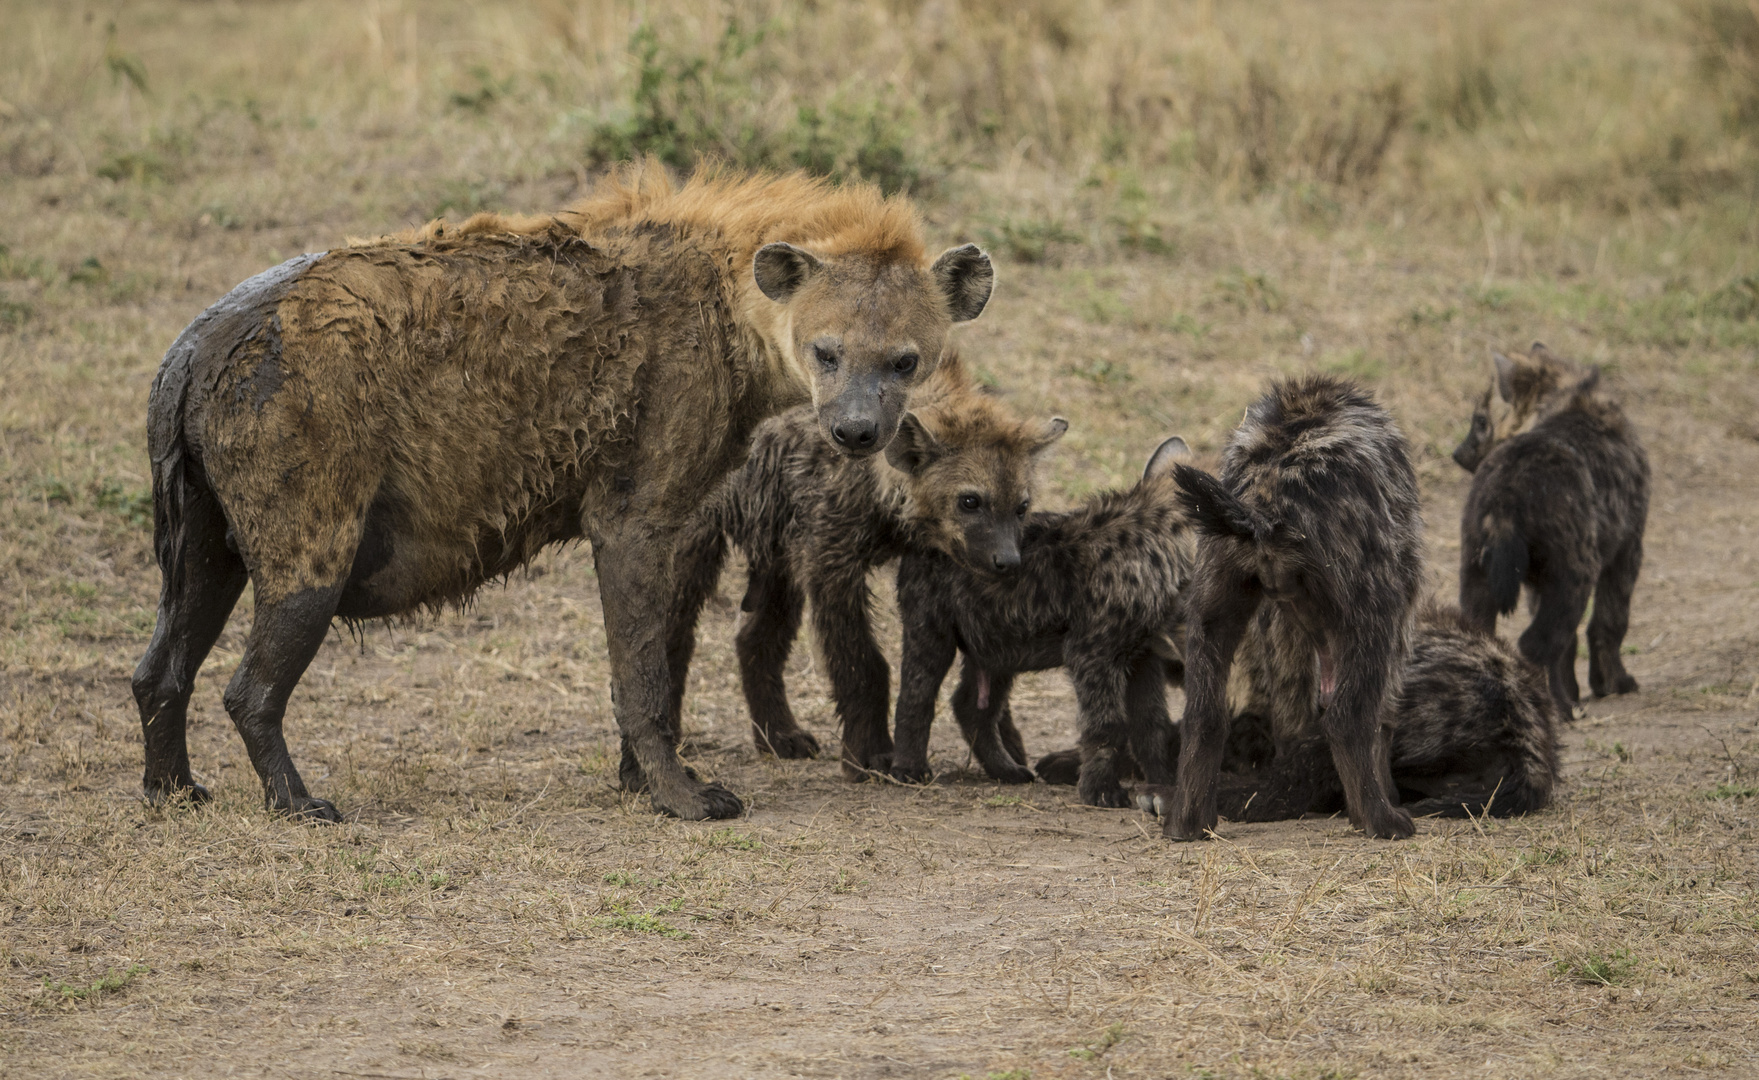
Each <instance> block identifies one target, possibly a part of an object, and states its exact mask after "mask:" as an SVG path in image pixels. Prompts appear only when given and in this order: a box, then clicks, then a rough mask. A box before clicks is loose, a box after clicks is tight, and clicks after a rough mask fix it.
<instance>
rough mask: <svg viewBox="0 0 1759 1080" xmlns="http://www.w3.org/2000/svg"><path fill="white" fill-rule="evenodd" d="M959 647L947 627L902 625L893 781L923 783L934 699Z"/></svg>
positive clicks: (917, 622)
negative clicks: (901, 654) (902, 646)
mask: <svg viewBox="0 0 1759 1080" xmlns="http://www.w3.org/2000/svg"><path fill="white" fill-rule="evenodd" d="M957 651H958V644H957V643H956V642H955V641H954V639H953V635H952V633H951V632H950V631H949V629H948V628H947V627H944V626H939V625H936V624H934V623H932V622H931V621H929V620H926V619H910V618H906V619H905V621H904V657H903V661H902V665H901V668H900V670H899V673H898V718H897V724H896V727H895V730H894V732H893V735H894V738H895V739H896V740H897V741H896V745H895V746H894V748H893V750H892V768H891V773H892V778H893V779H895V780H903V781H905V782H906V783H913V784H914V783H922V782H923V781H926V780H927V779H928V778H929V777H930V776H931V775H933V774H932V773H930V771H929V768H928V733H929V730H930V728H931V727H933V725H934V703H935V698H936V697H938V696H940V691H941V683H942V682H943V681H945V680H946V677H947V669H948V668H951V667H952V666H953V656H954V654H955V653H956V652H957Z"/></svg>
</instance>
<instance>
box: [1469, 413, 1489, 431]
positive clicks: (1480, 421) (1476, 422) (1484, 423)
mask: <svg viewBox="0 0 1759 1080" xmlns="http://www.w3.org/2000/svg"><path fill="white" fill-rule="evenodd" d="M1489 426H1490V421H1489V420H1486V419H1485V418H1484V417H1482V416H1474V417H1473V418H1472V430H1473V431H1483V430H1484V429H1485V428H1487V427H1489Z"/></svg>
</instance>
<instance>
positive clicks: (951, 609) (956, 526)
mask: <svg viewBox="0 0 1759 1080" xmlns="http://www.w3.org/2000/svg"><path fill="white" fill-rule="evenodd" d="M886 452H887V454H888V455H890V456H893V458H894V460H895V461H898V462H899V463H900V465H901V467H904V468H905V469H906V470H907V471H909V472H910V473H911V475H912V478H913V481H914V480H916V479H917V478H922V479H923V480H924V481H926V480H927V478H928V476H929V472H930V470H932V469H933V468H934V462H935V461H936V459H937V455H938V454H939V453H940V452H939V451H938V450H937V449H936V448H935V447H934V446H933V445H932V444H927V443H925V442H924V441H923V439H922V438H921V434H920V433H919V432H912V431H910V430H909V429H908V428H905V429H903V430H902V431H901V432H900V441H894V442H893V444H892V446H891V447H888V448H887V451H886ZM1187 453H1188V451H1187V449H1186V447H1185V443H1184V440H1182V439H1178V438H1172V439H1168V440H1167V441H1166V442H1164V443H1162V444H1161V445H1160V447H1159V448H1158V449H1157V450H1156V451H1155V452H1154V455H1153V456H1152V457H1151V458H1150V459H1149V462H1148V467H1147V469H1146V470H1145V471H1144V473H1143V477H1142V480H1141V482H1140V483H1138V484H1137V485H1136V486H1135V487H1133V488H1131V489H1130V490H1128V491H1119V492H1109V493H1106V494H1102V495H1099V496H1097V497H1095V498H1094V499H1092V500H1090V501H1089V502H1088V503H1087V505H1086V506H1084V507H1082V508H1081V509H1079V510H1075V511H1071V512H1069V513H1056V514H1052V513H1036V514H1031V515H1028V514H1027V513H1026V506H1025V504H1024V503H1019V504H1017V505H1014V507H1013V508H1014V509H1015V510H1016V511H1017V512H1018V514H1019V521H1020V522H1021V523H1022V524H1023V526H1024V528H1023V530H1022V534H1021V540H1020V547H1019V558H1018V565H1015V566H1011V567H1007V568H1001V567H998V566H995V565H991V564H990V563H989V562H988V561H987V560H982V559H973V558H971V557H970V554H969V552H968V551H967V550H966V549H965V548H964V547H962V545H961V543H960V536H961V535H962V534H963V533H965V532H966V531H967V528H968V527H967V525H966V521H967V519H968V518H969V517H970V516H972V515H974V514H977V513H979V512H980V511H981V510H982V509H983V508H985V507H988V506H990V505H996V504H999V505H1000V506H1001V507H1003V508H1007V507H1009V506H1010V504H1009V503H1008V502H1006V501H1004V500H1006V499H1008V498H1009V497H1010V496H1009V493H1008V492H1006V491H992V490H989V489H986V488H984V487H983V486H981V483H980V482H979V481H977V479H976V478H973V480H972V481H964V480H960V481H958V482H948V483H936V484H933V485H929V484H927V483H923V484H920V485H918V484H915V483H913V485H912V488H913V490H919V489H920V488H921V487H929V486H932V487H933V488H934V489H936V490H938V491H939V492H941V495H940V497H939V499H938V500H937V501H936V502H934V503H928V502H927V501H926V500H924V501H923V502H921V503H919V509H918V511H917V513H916V514H915V516H914V520H915V521H916V522H917V530H916V531H917V537H916V542H915V544H914V545H913V546H912V549H911V551H910V552H909V553H908V554H906V555H905V556H904V559H903V561H902V562H901V563H900V564H899V567H898V610H899V616H900V619H901V620H902V622H903V624H904V656H903V667H902V671H901V672H900V676H899V678H900V683H899V687H898V715H897V725H896V728H895V730H894V733H893V734H894V737H895V739H896V743H897V745H896V749H895V750H894V752H893V755H892V775H893V776H894V777H896V778H898V779H900V780H906V781H921V780H925V779H927V778H928V776H929V767H928V735H929V728H930V726H931V724H932V723H933V721H934V706H935V697H936V695H937V694H938V693H939V692H940V687H941V681H942V680H943V679H944V678H945V677H946V674H947V669H948V667H949V666H951V664H952V662H953V655H954V653H955V652H962V653H964V656H965V667H964V672H963V674H962V676H961V678H960V681H959V687H958V689H957V690H956V691H955V692H954V694H953V712H954V715H955V716H956V717H957V718H958V721H959V726H960V729H961V730H962V731H964V732H965V734H966V737H967V739H968V740H970V741H971V745H972V749H973V751H974V752H976V753H977V755H978V757H979V759H980V760H984V766H985V768H986V769H988V770H989V772H990V773H991V775H996V774H997V772H998V769H997V768H996V767H993V766H992V765H991V764H990V762H989V761H988V760H985V755H986V754H987V755H991V756H999V754H1000V751H1001V747H999V746H998V745H997V741H996V739H995V738H994V737H993V736H991V735H989V732H991V731H992V730H993V729H994V728H995V726H996V718H997V717H998V716H999V715H1001V714H1002V713H1003V712H1004V711H1005V710H1006V708H1007V701H1008V691H1009V689H1010V687H1011V686H1012V684H1013V680H1014V676H1015V675H1017V674H1019V673H1020V672H1023V671H1043V670H1046V669H1049V668H1055V667H1063V668H1067V669H1068V672H1069V678H1070V680H1071V681H1072V682H1073V683H1074V686H1075V697H1076V701H1077V703H1078V707H1079V710H1080V729H1081V731H1080V739H1079V743H1080V760H1081V765H1080V776H1079V780H1078V784H1077V787H1078V790H1079V792H1080V798H1081V801H1082V802H1084V803H1087V804H1088V805H1090V806H1113V807H1119V806H1126V805H1128V799H1127V797H1126V795H1125V793H1124V789H1123V787H1122V786H1121V785H1120V784H1119V783H1118V779H1119V768H1120V766H1122V765H1123V764H1124V763H1125V762H1127V761H1129V760H1131V759H1133V760H1134V761H1135V763H1136V764H1137V766H1138V767H1139V768H1140V769H1141V772H1142V774H1143V775H1144V776H1145V777H1146V778H1147V779H1148V780H1149V782H1150V783H1161V784H1164V783H1166V782H1168V781H1169V780H1170V779H1171V775H1172V761H1171V758H1170V756H1169V752H1168V750H1169V741H1170V739H1171V737H1172V722H1171V720H1170V718H1169V717H1168V716H1167V707H1166V672H1165V664H1166V662H1167V659H1168V658H1169V657H1170V656H1172V655H1173V653H1172V642H1171V635H1172V634H1173V633H1174V632H1175V630H1176V627H1177V625H1178V622H1179V618H1180V596H1181V594H1182V592H1183V590H1184V588H1185V584H1186V581H1187V579H1188V577H1189V574H1190V566H1191V556H1192V550H1191V549H1192V544H1191V541H1190V537H1189V530H1188V529H1187V527H1186V521H1185V514H1184V511H1183V509H1182V508H1181V506H1180V504H1179V500H1178V493H1177V488H1176V487H1175V485H1174V484H1173V482H1172V477H1171V467H1172V465H1173V463H1174V462H1175V461H1176V460H1177V459H1179V458H1180V457H1183V456H1185V455H1186V454H1187ZM949 481H952V478H949ZM914 497H915V496H913V498H914ZM1015 766H1016V768H1017V770H1018V774H1019V778H1020V779H1030V778H1031V776H1032V773H1031V772H1030V770H1028V769H1027V768H1026V763H1025V756H1024V754H1021V755H1020V757H1019V758H1018V759H1016V761H1015Z"/></svg>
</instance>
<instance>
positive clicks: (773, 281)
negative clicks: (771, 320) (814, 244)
mask: <svg viewBox="0 0 1759 1080" xmlns="http://www.w3.org/2000/svg"><path fill="white" fill-rule="evenodd" d="M823 268H824V263H821V262H819V260H818V256H817V255H814V254H813V253H812V252H810V251H807V250H805V249H804V248H797V247H795V246H794V245H793V244H765V245H764V246H763V247H760V248H758V249H757V255H756V256H755V257H753V258H752V260H751V273H752V276H753V277H755V278H757V287H758V288H759V289H762V290H763V294H764V295H765V296H767V297H769V298H770V299H771V300H774V301H775V302H776V303H778V304H785V303H787V302H788V298H789V297H790V296H793V295H794V293H795V292H797V291H798V290H799V288H800V286H802V285H804V284H806V283H807V282H808V281H809V280H811V279H812V275H814V274H816V273H818V272H819V271H820V270H822V269H823Z"/></svg>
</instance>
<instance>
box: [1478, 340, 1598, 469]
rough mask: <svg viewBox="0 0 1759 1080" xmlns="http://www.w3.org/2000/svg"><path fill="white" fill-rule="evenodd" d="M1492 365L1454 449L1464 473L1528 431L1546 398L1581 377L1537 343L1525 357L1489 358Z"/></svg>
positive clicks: (1573, 366)
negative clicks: (1463, 434)
mask: <svg viewBox="0 0 1759 1080" xmlns="http://www.w3.org/2000/svg"><path fill="white" fill-rule="evenodd" d="M1491 360H1492V361H1493V362H1494V364H1495V367H1496V373H1495V375H1494V377H1492V379H1491V380H1490V386H1489V388H1488V389H1486V390H1485V391H1484V396H1483V397H1480V398H1479V399H1478V401H1477V404H1476V405H1475V406H1474V407H1473V409H1472V426H1471V428H1470V429H1468V430H1467V432H1466V437H1465V438H1464V439H1462V440H1461V441H1460V445H1459V446H1457V447H1455V448H1454V462H1455V464H1457V465H1459V466H1460V468H1462V469H1465V470H1466V471H1467V472H1476V471H1477V469H1478V466H1479V464H1480V463H1482V462H1483V461H1484V459H1485V458H1486V457H1488V456H1489V454H1490V452H1491V451H1492V450H1494V449H1495V448H1496V444H1497V443H1500V442H1502V441H1503V440H1504V439H1511V438H1513V437H1515V436H1516V435H1519V434H1521V433H1522V432H1523V431H1527V430H1529V429H1531V428H1532V427H1533V425H1534V424H1535V423H1537V422H1538V420H1539V417H1540V415H1541V414H1542V413H1543V411H1544V409H1545V403H1546V401H1547V399H1548V398H1550V397H1552V396H1553V395H1555V394H1556V393H1557V392H1558V390H1559V389H1560V388H1561V387H1563V386H1565V385H1566V384H1568V383H1571V382H1574V381H1575V380H1577V379H1579V378H1581V376H1582V374H1583V372H1582V370H1581V368H1580V367H1578V366H1577V365H1576V364H1575V363H1573V362H1571V361H1569V360H1565V359H1564V358H1563V357H1560V356H1558V355H1557V354H1556V353H1554V352H1552V351H1551V350H1550V349H1547V348H1546V347H1545V345H1544V343H1542V342H1538V341H1535V342H1534V343H1533V347H1532V348H1531V349H1529V350H1528V351H1527V355H1525V356H1522V355H1519V354H1516V355H1514V356H1504V355H1503V354H1502V353H1492V354H1491Z"/></svg>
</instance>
